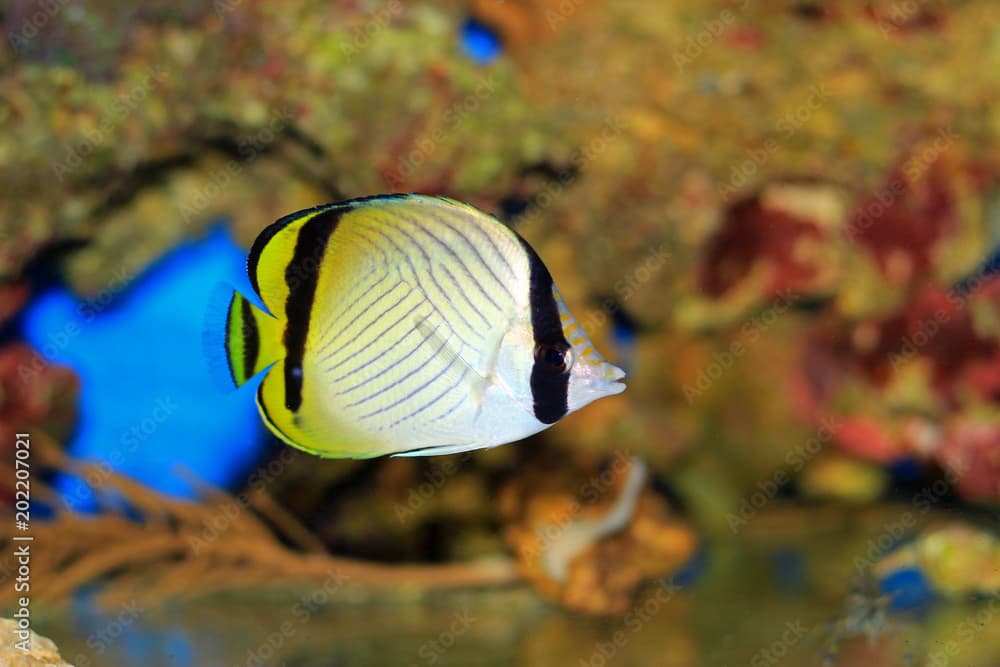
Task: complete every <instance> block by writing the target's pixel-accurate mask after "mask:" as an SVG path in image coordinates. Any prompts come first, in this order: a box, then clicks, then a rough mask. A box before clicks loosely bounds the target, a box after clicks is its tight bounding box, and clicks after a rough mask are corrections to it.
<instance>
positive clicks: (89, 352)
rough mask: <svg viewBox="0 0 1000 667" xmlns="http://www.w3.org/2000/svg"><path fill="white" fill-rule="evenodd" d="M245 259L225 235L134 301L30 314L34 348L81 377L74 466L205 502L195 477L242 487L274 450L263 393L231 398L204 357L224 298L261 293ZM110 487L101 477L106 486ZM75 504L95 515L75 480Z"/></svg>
mask: <svg viewBox="0 0 1000 667" xmlns="http://www.w3.org/2000/svg"><path fill="white" fill-rule="evenodd" d="M245 260H246V251H245V250H244V249H242V248H240V247H238V246H236V245H235V244H234V243H233V242H232V240H231V239H230V238H229V236H228V234H227V232H226V231H225V229H224V228H223V227H221V226H220V227H217V228H215V229H214V230H213V231H212V232H211V233H210V234H209V235H208V236H206V237H205V238H204V239H201V240H199V241H197V242H190V243H185V244H182V245H180V246H178V247H177V248H175V249H174V250H172V251H171V252H170V253H169V254H167V255H166V256H164V257H163V258H162V259H161V260H160V261H158V262H156V263H155V264H154V265H153V266H152V267H151V268H150V269H149V270H147V271H146V272H145V273H144V274H143V275H141V276H139V277H137V278H136V279H135V280H133V281H131V282H130V283H129V284H128V285H127V286H125V287H124V289H123V290H118V289H116V286H109V291H108V292H106V293H104V294H102V295H99V296H98V297H96V298H95V299H91V300H89V301H81V300H79V299H78V298H77V297H76V296H74V295H73V294H72V293H70V292H69V291H67V290H66V289H63V288H57V289H52V290H50V291H48V292H46V293H44V294H43V295H41V297H40V298H39V299H37V300H36V301H35V302H34V303H33V304H32V305H31V306H29V309H28V310H27V312H26V314H25V319H24V324H23V328H24V330H23V333H24V336H25V338H26V340H27V341H28V342H29V343H30V344H31V345H33V346H34V347H35V348H36V349H37V350H39V351H41V352H42V354H43V355H44V356H45V357H47V358H48V359H49V360H51V361H53V362H56V363H59V364H64V365H66V366H69V367H71V368H73V370H75V371H76V373H77V374H78V375H79V377H80V380H81V383H80V387H81V389H80V397H79V406H78V407H79V420H78V425H77V430H76V432H75V434H74V437H73V439H72V441H71V442H70V445H69V452H70V454H71V455H73V456H74V457H77V458H79V459H82V460H89V461H103V462H105V463H106V464H108V465H109V466H110V467H111V468H112V469H114V470H116V471H119V472H122V473H125V474H126V475H129V476H131V477H134V478H136V479H138V480H140V481H142V482H144V483H145V484H147V485H149V486H151V487H153V488H156V489H159V490H161V491H163V492H166V493H168V494H171V495H174V496H178V497H183V498H191V497H194V496H196V495H197V491H196V489H194V488H191V485H190V484H189V483H188V482H187V480H186V479H185V477H183V476H179V475H178V474H177V473H178V471H180V470H181V469H186V470H187V471H189V472H190V473H193V474H194V475H195V476H196V477H197V478H200V479H202V480H204V481H207V482H209V483H211V484H213V485H216V486H221V487H229V486H231V485H233V484H238V483H239V482H241V481H242V477H243V475H245V473H246V471H247V469H248V468H249V467H251V466H252V465H254V463H255V462H256V461H258V460H259V458H260V457H261V455H262V454H263V453H264V452H265V450H266V448H267V447H269V446H270V445H269V440H268V439H267V438H266V437H264V430H263V426H262V425H261V423H260V419H259V417H258V415H257V410H256V406H255V405H254V400H253V396H254V392H255V391H256V384H257V383H256V382H251V383H250V386H246V387H244V388H242V389H241V390H239V391H233V392H229V393H225V392H222V391H220V390H219V389H218V388H217V385H216V384H215V383H214V382H213V381H212V379H211V378H210V376H209V371H208V365H207V363H206V361H205V355H204V350H203V343H202V338H203V329H204V319H205V311H206V308H207V306H208V301H209V298H210V295H211V294H212V291H213V288H214V287H216V286H217V285H218V283H219V282H220V281H222V282H228V283H230V284H232V285H234V286H235V287H237V289H240V290H241V291H243V292H244V293H246V294H252V293H253V292H252V290H251V288H250V286H249V281H248V280H247V278H246V272H245V269H244V262H245ZM103 480H104V476H100V477H99V478H97V481H98V485H100V483H102V482H103ZM56 488H57V490H58V491H59V492H60V493H61V494H62V497H63V500H64V501H65V503H66V504H68V505H70V506H72V507H73V508H75V509H78V510H80V511H90V510H93V509H95V502H94V500H95V499H94V497H93V494H92V493H91V492H90V490H89V488H88V487H87V486H86V485H85V484H83V483H82V482H80V481H79V480H76V479H75V478H61V479H59V480H57V483H56Z"/></svg>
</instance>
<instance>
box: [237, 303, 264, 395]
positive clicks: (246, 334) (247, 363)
mask: <svg viewBox="0 0 1000 667" xmlns="http://www.w3.org/2000/svg"><path fill="white" fill-rule="evenodd" d="M240 314H241V315H242V319H243V322H242V330H241V331H240V333H241V335H242V337H243V374H244V375H245V376H246V377H247V378H249V377H250V376H251V375H253V370H254V368H256V367H257V355H258V354H260V332H259V331H257V320H256V319H255V318H254V316H253V307H252V306H251V305H250V302H249V301H248V300H246V299H241V303H240Z"/></svg>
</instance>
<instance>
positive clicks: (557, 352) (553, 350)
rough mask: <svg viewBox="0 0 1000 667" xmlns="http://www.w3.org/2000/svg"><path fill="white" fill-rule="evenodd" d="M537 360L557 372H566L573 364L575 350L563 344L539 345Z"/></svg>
mask: <svg viewBox="0 0 1000 667" xmlns="http://www.w3.org/2000/svg"><path fill="white" fill-rule="evenodd" d="M535 360H536V361H538V362H540V363H541V364H543V365H544V366H545V367H546V368H548V369H549V370H551V371H554V372H556V373H565V372H566V371H568V370H569V369H570V367H572V366H573V351H572V349H570V348H569V347H564V346H562V345H539V346H538V347H537V348H535Z"/></svg>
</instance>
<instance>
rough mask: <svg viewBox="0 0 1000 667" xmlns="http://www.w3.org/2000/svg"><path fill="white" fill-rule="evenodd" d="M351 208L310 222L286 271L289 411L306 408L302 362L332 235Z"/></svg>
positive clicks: (305, 227) (287, 389)
mask: <svg viewBox="0 0 1000 667" xmlns="http://www.w3.org/2000/svg"><path fill="white" fill-rule="evenodd" d="M350 210H351V209H350V208H347V207H344V208H334V209H330V210H328V211H325V212H323V213H319V214H317V215H316V217H314V218H311V219H310V220H308V221H306V222H305V223H304V224H303V225H302V228H301V229H300V230H299V235H298V238H297V239H296V240H295V251H294V253H293V254H292V261H291V262H289V263H288V266H287V267H285V284H286V285H288V299H287V300H286V301H285V322H286V324H285V338H284V342H285V364H284V365H285V407H286V408H288V409H289V410H290V411H292V412H296V411H297V410H298V409H299V407H301V405H302V380H303V377H302V359H303V357H304V356H305V352H306V338H307V336H308V335H309V319H310V317H311V316H312V308H313V301H314V300H315V297H316V286H317V285H318V284H319V271H320V266H321V264H322V263H323V258H324V256H325V254H326V245H327V242H328V241H329V240H330V235H331V234H333V231H334V230H335V229H336V228H337V223H339V222H340V218H341V216H342V215H344V214H345V213H347V212H348V211H350Z"/></svg>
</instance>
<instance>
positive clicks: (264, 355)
mask: <svg viewBox="0 0 1000 667" xmlns="http://www.w3.org/2000/svg"><path fill="white" fill-rule="evenodd" d="M216 292H217V294H216V295H214V296H213V298H212V300H211V302H210V306H209V312H208V318H207V323H206V327H205V342H206V352H207V354H208V358H209V366H210V370H211V372H212V375H213V376H214V377H215V379H216V381H217V383H219V384H221V385H223V386H224V387H226V388H229V389H231V388H233V387H239V386H242V385H243V384H245V383H246V382H247V381H248V380H250V378H252V377H254V376H255V375H257V374H259V373H261V372H262V371H264V370H265V369H267V368H269V367H270V366H272V365H273V364H274V363H275V362H277V361H279V360H280V359H281V357H282V356H283V355H284V353H285V351H284V346H283V345H282V344H281V332H282V327H281V321H280V320H278V319H277V318H275V317H273V316H272V315H270V314H269V313H266V312H265V311H263V310H261V309H260V308H258V307H257V306H255V305H254V304H253V303H251V302H250V301H249V300H248V299H247V298H246V297H244V296H243V295H242V294H240V293H239V292H237V291H236V290H234V289H232V288H230V287H228V286H220V288H219V289H217V290H216Z"/></svg>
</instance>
